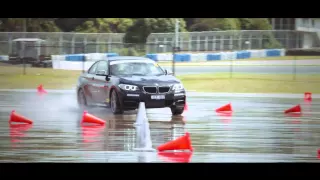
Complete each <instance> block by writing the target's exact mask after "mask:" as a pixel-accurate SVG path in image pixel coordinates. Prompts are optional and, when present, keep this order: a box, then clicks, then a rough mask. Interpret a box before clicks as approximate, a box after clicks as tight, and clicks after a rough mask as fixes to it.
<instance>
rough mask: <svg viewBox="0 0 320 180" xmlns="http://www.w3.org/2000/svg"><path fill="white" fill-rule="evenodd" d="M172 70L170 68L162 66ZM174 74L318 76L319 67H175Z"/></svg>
mask: <svg viewBox="0 0 320 180" xmlns="http://www.w3.org/2000/svg"><path fill="white" fill-rule="evenodd" d="M163 67H164V68H166V69H169V70H172V67H171V66H163ZM175 70H176V73H177V74H179V75H182V74H200V73H225V72H235V73H258V74H271V73H273V74H274V73H277V74H294V73H297V74H318V73H320V66H296V69H295V67H294V66H276V65H275V66H232V67H231V66H176V68H175Z"/></svg>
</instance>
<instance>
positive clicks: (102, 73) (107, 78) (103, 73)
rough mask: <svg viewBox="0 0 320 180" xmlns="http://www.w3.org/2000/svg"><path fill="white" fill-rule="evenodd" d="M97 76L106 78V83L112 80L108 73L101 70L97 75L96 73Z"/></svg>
mask: <svg viewBox="0 0 320 180" xmlns="http://www.w3.org/2000/svg"><path fill="white" fill-rule="evenodd" d="M96 75H97V76H105V77H106V81H109V80H110V77H109V75H108V74H107V71H105V70H99V71H98V72H97V73H96Z"/></svg>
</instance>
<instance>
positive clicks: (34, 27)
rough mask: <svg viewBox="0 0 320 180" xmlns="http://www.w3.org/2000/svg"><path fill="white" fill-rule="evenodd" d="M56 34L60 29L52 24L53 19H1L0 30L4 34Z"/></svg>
mask: <svg viewBox="0 0 320 180" xmlns="http://www.w3.org/2000/svg"><path fill="white" fill-rule="evenodd" d="M24 27H26V31H27V32H57V31H60V29H59V28H58V27H57V26H56V24H55V23H54V18H6V19H5V18H3V19H2V20H1V24H0V30H1V31H4V32H22V31H24Z"/></svg>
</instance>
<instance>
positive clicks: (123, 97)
mask: <svg viewBox="0 0 320 180" xmlns="http://www.w3.org/2000/svg"><path fill="white" fill-rule="evenodd" d="M118 93H119V95H120V96H119V97H120V103H121V105H122V107H123V108H124V109H136V108H138V107H139V103H140V102H144V103H145V106H146V108H164V107H171V106H176V107H181V108H182V107H184V105H185V102H186V93H185V91H181V92H177V93H174V92H169V93H165V94H147V93H143V92H138V93H137V92H126V91H122V90H121V91H120V92H118ZM152 95H164V96H165V99H157V100H155V99H151V96H152Z"/></svg>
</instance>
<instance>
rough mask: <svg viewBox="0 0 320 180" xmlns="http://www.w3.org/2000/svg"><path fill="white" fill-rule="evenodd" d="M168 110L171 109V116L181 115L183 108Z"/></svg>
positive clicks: (174, 107)
mask: <svg viewBox="0 0 320 180" xmlns="http://www.w3.org/2000/svg"><path fill="white" fill-rule="evenodd" d="M170 109H171V113H172V115H181V114H182V113H183V111H184V108H183V107H182V108H181V107H180V108H178V107H176V106H171V107H170Z"/></svg>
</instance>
